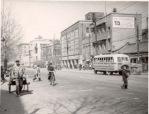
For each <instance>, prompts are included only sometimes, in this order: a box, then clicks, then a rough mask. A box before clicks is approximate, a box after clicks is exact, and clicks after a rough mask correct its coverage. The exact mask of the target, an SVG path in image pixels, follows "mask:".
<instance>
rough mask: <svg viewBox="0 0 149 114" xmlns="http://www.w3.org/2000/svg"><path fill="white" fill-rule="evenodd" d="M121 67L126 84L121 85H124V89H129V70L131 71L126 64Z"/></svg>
mask: <svg viewBox="0 0 149 114" xmlns="http://www.w3.org/2000/svg"><path fill="white" fill-rule="evenodd" d="M121 69H122V79H123V82H124V84H123V85H122V86H121V87H122V89H128V77H129V75H128V72H129V70H128V69H126V65H123V66H122V67H121Z"/></svg>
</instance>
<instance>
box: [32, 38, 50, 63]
mask: <svg viewBox="0 0 149 114" xmlns="http://www.w3.org/2000/svg"><path fill="white" fill-rule="evenodd" d="M50 45H52V41H51V40H49V39H42V37H41V36H39V37H38V38H35V40H33V41H31V42H30V63H31V65H33V64H34V63H35V62H36V61H43V63H44V61H46V60H48V58H47V56H48V55H47V46H50ZM45 55H46V56H45Z"/></svg>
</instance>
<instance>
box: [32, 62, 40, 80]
mask: <svg viewBox="0 0 149 114" xmlns="http://www.w3.org/2000/svg"><path fill="white" fill-rule="evenodd" d="M36 79H38V80H39V81H41V75H40V68H39V65H37V68H36V72H35V75H34V78H33V81H34V80H36Z"/></svg>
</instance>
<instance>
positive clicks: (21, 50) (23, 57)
mask: <svg viewBox="0 0 149 114" xmlns="http://www.w3.org/2000/svg"><path fill="white" fill-rule="evenodd" d="M17 47H18V58H19V60H20V62H21V63H23V64H24V66H29V43H21V44H19V45H18V46H17Z"/></svg>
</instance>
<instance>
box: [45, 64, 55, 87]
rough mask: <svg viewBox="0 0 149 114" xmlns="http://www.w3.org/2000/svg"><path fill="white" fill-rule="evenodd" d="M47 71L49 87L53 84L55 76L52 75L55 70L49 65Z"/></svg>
mask: <svg viewBox="0 0 149 114" xmlns="http://www.w3.org/2000/svg"><path fill="white" fill-rule="evenodd" d="M47 70H48V79H49V80H50V82H51V85H54V84H55V74H54V71H55V68H54V67H53V66H52V63H49V65H48V69H47ZM52 73H53V75H52ZM52 76H53V77H52ZM52 79H53V82H52Z"/></svg>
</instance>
